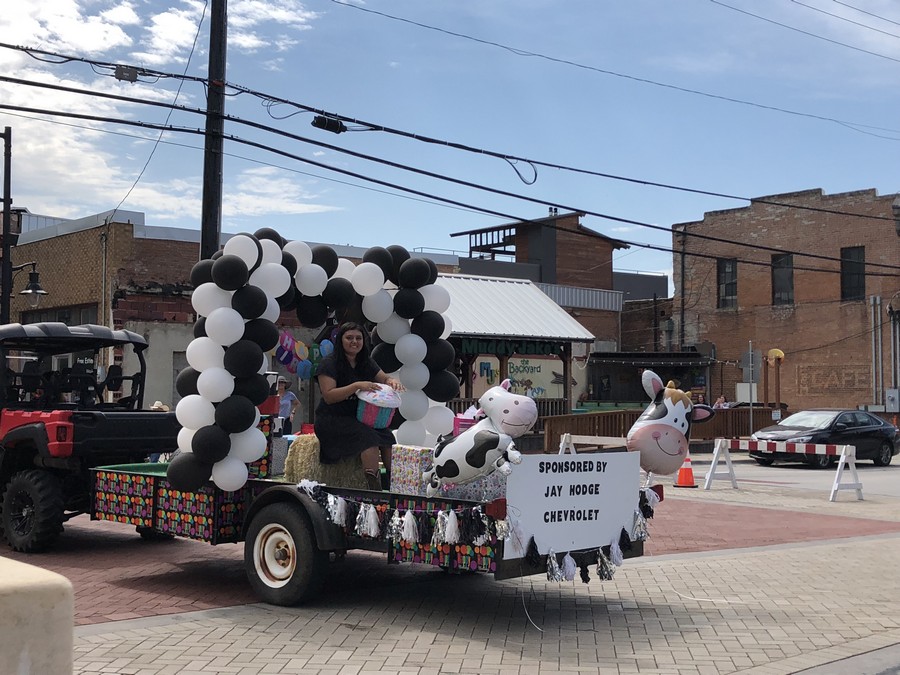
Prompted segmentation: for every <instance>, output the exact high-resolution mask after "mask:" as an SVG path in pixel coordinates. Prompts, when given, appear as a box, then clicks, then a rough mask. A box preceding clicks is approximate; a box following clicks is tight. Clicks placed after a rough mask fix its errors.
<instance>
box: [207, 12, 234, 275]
mask: <svg viewBox="0 0 900 675" xmlns="http://www.w3.org/2000/svg"><path fill="white" fill-rule="evenodd" d="M227 4H228V3H227V0H212V10H211V12H210V25H209V82H208V85H207V93H206V141H205V143H204V155H203V205H202V208H201V212H200V259H201V260H203V259H205V258H211V257H212V255H213V253H215V252H216V251H218V250H219V235H220V234H221V232H222V142H223V139H222V132H223V131H224V128H225V120H224V118H223V117H222V116H223V115H224V114H225V52H226V43H227V38H228V6H227Z"/></svg>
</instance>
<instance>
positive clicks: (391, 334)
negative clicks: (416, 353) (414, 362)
mask: <svg viewBox="0 0 900 675" xmlns="http://www.w3.org/2000/svg"><path fill="white" fill-rule="evenodd" d="M407 333H409V320H408V319H404V318H403V317H402V316H398V315H397V314H394V313H393V312H391V315H390V316H389V317H388V318H387V319H385V320H384V321H381V322H380V323H379V324H378V337H380V338H381V339H382V340H384V341H385V342H390V343H391V344H392V345H393V344H396V343H397V340H399V339H400V338H401V337H403V336H404V335H406V334H407ZM421 360H422V359H419V361H421Z"/></svg>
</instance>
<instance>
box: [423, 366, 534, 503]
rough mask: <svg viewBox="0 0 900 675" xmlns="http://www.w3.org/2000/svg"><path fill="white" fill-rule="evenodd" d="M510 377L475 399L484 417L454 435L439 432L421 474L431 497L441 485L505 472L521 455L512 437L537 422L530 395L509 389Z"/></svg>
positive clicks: (520, 458)
mask: <svg viewBox="0 0 900 675" xmlns="http://www.w3.org/2000/svg"><path fill="white" fill-rule="evenodd" d="M509 387H510V381H509V380H503V382H502V383H501V384H500V386H497V387H491V388H490V389H488V390H487V391H486V392H484V394H482V395H481V398H479V399H478V405H479V406H480V410H479V411H478V415H476V416H483V419H481V420H479V421H478V422H476V423H475V424H474V425H473V426H471V427H469V428H468V429H466V430H465V431H463V432H462V433H461V434H459V435H457V436H441V437H439V438H438V441H437V443H436V444H435V447H434V465H433V466H432V468H431V469H430V470H428V471H426V472H425V473H423V474H422V481H423V482H424V483H425V488H426V494H427V495H428V496H429V497H434V496H435V495H436V494H438V493H439V492H440V489H441V486H443V485H450V484H453V485H463V484H465V483H471V482H472V481H475V480H478V479H479V478H482V477H483V476H487V475H489V474H491V473H493V472H494V471H499V472H500V473H501V474H504V475H508V474H509V473H510V471H511V470H512V467H511V466H510V464H519V463H520V462H521V461H522V456H521V454H520V453H519V451H518V450H516V446H515V443H513V439H515V438H518V437H519V436H522V435H523V434H525V433H526V432H527V431H528V430H529V429H531V427H533V426H534V423H535V422H537V418H538V412H537V404H536V403H535V402H534V399H533V398H530V397H528V396H522V395H521V394H514V393H513V392H511V391H509Z"/></svg>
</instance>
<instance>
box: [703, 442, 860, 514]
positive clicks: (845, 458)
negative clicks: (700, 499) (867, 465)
mask: <svg viewBox="0 0 900 675" xmlns="http://www.w3.org/2000/svg"><path fill="white" fill-rule="evenodd" d="M729 450H748V451H749V450H753V451H754V452H771V453H775V452H790V453H797V454H801V455H827V456H829V457H837V458H838V462H837V470H836V471H835V474H834V483H833V484H832V486H831V494H830V495H829V497H828V501H830V502H833V501H835V500H836V499H837V493H838V492H839V491H840V490H856V498H857V500H860V501H861V500H862V499H863V493H862V483H861V482H860V480H859V474H858V473H857V472H856V446H853V445H831V444H822V443H785V442H781V441H750V440H744V439H739V438H717V439H716V443H715V450H714V452H713V460H712V463H711V464H710V466H709V472H708V473H707V474H706V482H705V483H704V485H703V488H704V489H705V490H708V489H709V487H710V485H711V484H712V481H713V479H714V478H720V477H723V476H725V477H730V478H731V483H732V486H733V487H734V488H737V481H736V479H735V476H734V467H733V466H732V464H731V454H730V452H729ZM721 459H724V460H725V462H726V464H727V466H728V473H722V472H720V473H716V467H717V465H718V463H719V461H720V460H721ZM845 468H848V469H849V470H850V476H851V477H852V482H849V483H845V482H843V477H844V469H845Z"/></svg>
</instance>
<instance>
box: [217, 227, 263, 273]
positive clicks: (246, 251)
mask: <svg viewBox="0 0 900 675" xmlns="http://www.w3.org/2000/svg"><path fill="white" fill-rule="evenodd" d="M222 253H224V254H225V255H236V256H237V257H238V258H240V259H241V260H243V261H244V262H245V263H247V269H248V270H252V269H253V268H254V267H256V264H257V263H258V262H259V240H258V239H257V238H256V237H251V236H250V235H249V234H236V235H234V236H233V237H231V239H229V240H228V241H226V242H225V246H223V247H222Z"/></svg>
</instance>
